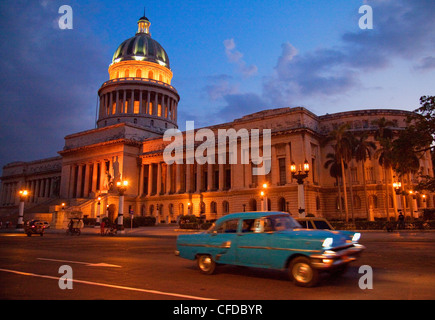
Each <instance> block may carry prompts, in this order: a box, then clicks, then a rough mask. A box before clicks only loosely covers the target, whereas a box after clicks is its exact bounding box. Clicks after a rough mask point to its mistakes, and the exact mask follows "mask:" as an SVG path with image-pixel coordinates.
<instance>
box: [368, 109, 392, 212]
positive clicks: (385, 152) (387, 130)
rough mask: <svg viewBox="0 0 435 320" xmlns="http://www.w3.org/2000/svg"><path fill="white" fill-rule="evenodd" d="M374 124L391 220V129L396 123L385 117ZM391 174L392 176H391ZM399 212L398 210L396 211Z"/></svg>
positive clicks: (376, 154) (386, 205) (376, 155)
mask: <svg viewBox="0 0 435 320" xmlns="http://www.w3.org/2000/svg"><path fill="white" fill-rule="evenodd" d="M372 124H374V125H375V126H377V127H378V129H377V131H376V133H375V139H376V140H377V141H378V142H379V144H380V149H378V150H376V152H375V157H376V158H377V159H378V161H379V164H380V165H381V166H382V168H383V169H384V180H385V181H384V183H385V212H386V214H387V219H388V220H390V211H389V205H388V202H389V188H388V176H392V174H391V172H392V168H393V165H394V156H393V150H392V149H393V145H392V142H393V137H394V133H393V130H392V129H391V127H392V126H394V122H393V121H390V120H386V119H385V118H384V117H382V118H380V119H378V120H374V121H372ZM389 173H390V174H389ZM396 210H397V209H396Z"/></svg>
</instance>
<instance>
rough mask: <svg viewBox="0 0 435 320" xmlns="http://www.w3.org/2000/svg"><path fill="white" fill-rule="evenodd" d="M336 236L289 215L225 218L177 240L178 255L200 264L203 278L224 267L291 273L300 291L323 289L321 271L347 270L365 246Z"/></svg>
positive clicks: (339, 233) (262, 213)
mask: <svg viewBox="0 0 435 320" xmlns="http://www.w3.org/2000/svg"><path fill="white" fill-rule="evenodd" d="M359 237H360V234H358V233H354V236H353V237H352V238H353V239H349V237H348V236H347V235H346V234H343V233H342V232H339V231H332V230H306V229H303V228H302V227H301V225H300V224H299V223H298V222H297V221H296V220H295V219H293V218H292V217H291V216H290V215H289V214H288V213H284V212H243V213H235V214H229V215H226V216H224V217H222V218H220V219H219V220H217V221H216V222H215V223H214V224H213V225H212V227H211V228H210V229H208V230H207V231H205V232H200V233H195V234H183V235H179V236H178V238H177V249H176V251H175V254H176V255H178V256H180V257H182V258H185V259H190V260H196V261H197V265H198V268H199V270H200V272H201V273H204V274H213V273H214V272H215V270H216V267H217V266H218V265H220V264H230V265H240V266H248V267H257V268H268V269H279V270H288V272H289V276H290V278H291V279H292V280H293V282H294V283H295V284H296V285H298V286H304V287H311V286H314V285H316V284H317V283H318V280H319V274H320V272H321V271H337V270H343V269H344V268H345V267H346V266H347V265H348V264H349V263H350V262H352V261H354V260H356V259H357V257H358V256H359V255H360V254H361V252H362V251H363V250H364V249H365V248H364V246H362V245H361V244H358V239H359Z"/></svg>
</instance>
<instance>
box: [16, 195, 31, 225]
mask: <svg viewBox="0 0 435 320" xmlns="http://www.w3.org/2000/svg"><path fill="white" fill-rule="evenodd" d="M18 194H19V195H20V206H19V211H18V223H17V229H19V230H23V229H24V201H26V199H27V196H28V195H29V191H27V190H20V192H18Z"/></svg>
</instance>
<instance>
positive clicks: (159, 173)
mask: <svg viewBox="0 0 435 320" xmlns="http://www.w3.org/2000/svg"><path fill="white" fill-rule="evenodd" d="M161 192H162V163H161V162H160V161H159V162H158V163H157V195H160V193H161Z"/></svg>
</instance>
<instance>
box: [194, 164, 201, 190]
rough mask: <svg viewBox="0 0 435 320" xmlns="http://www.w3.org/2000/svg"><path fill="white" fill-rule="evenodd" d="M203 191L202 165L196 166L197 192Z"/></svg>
mask: <svg viewBox="0 0 435 320" xmlns="http://www.w3.org/2000/svg"><path fill="white" fill-rule="evenodd" d="M201 190H202V165H200V164H196V190H195V191H196V192H197V193H200V192H201Z"/></svg>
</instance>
